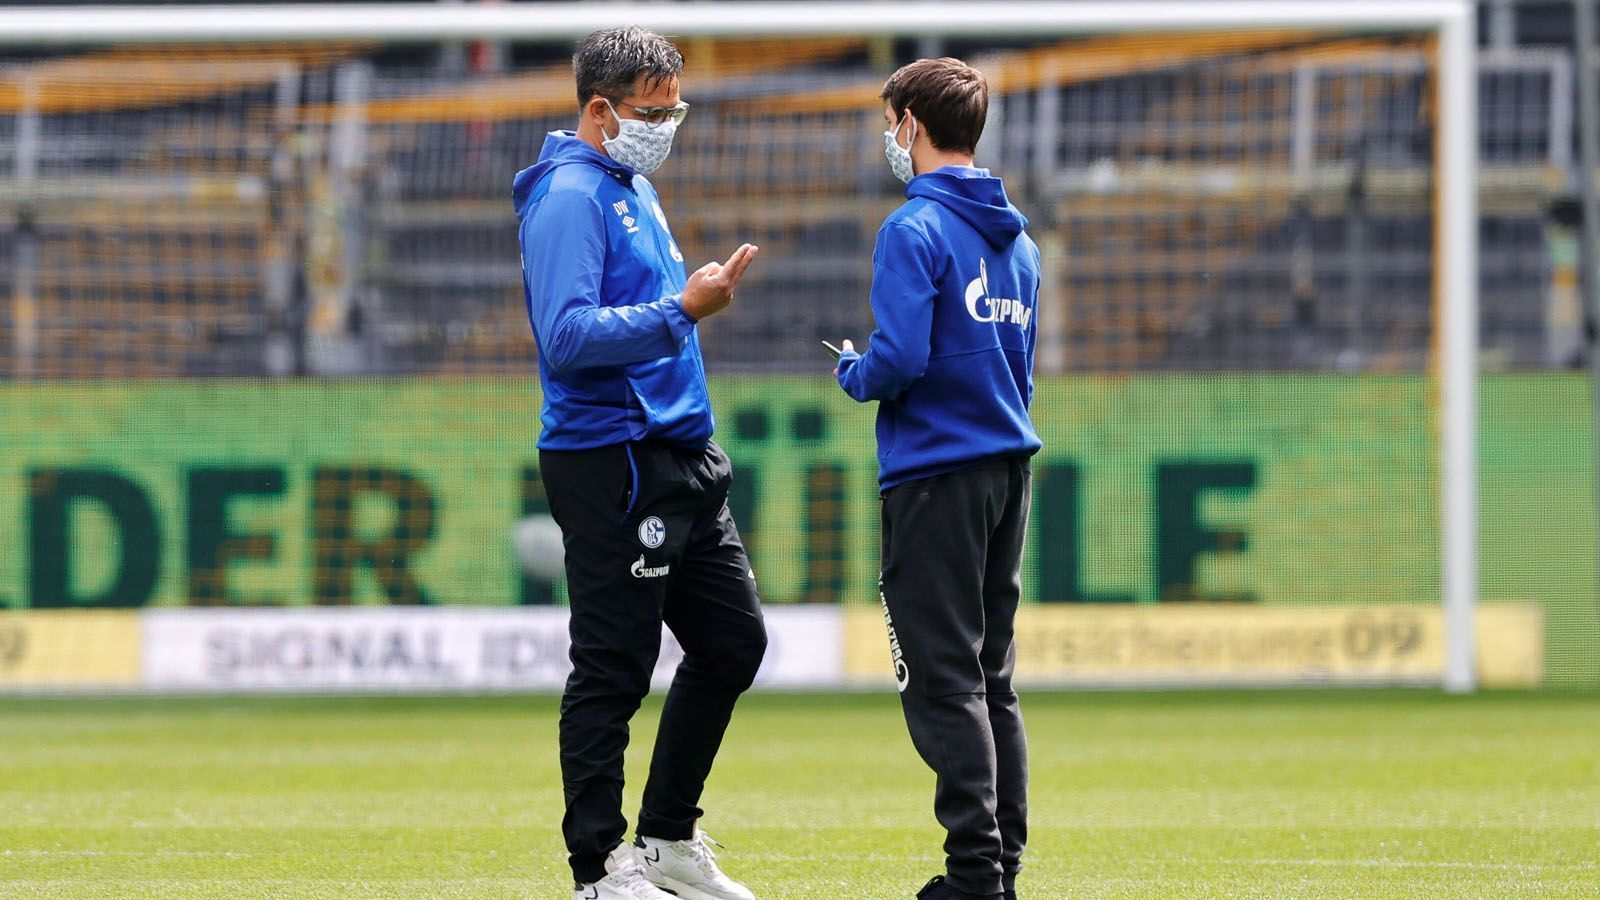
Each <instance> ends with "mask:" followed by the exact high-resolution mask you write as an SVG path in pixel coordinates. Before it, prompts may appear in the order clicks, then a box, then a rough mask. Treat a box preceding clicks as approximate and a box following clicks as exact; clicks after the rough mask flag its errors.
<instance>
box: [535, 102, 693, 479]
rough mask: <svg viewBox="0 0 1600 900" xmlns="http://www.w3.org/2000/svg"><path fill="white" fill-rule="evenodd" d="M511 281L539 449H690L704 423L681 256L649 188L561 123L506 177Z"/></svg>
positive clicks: (643, 179)
mask: <svg viewBox="0 0 1600 900" xmlns="http://www.w3.org/2000/svg"><path fill="white" fill-rule="evenodd" d="M511 196H512V200H513V202H514V203H515V204H516V208H517V217H518V219H520V220H521V227H520V228H519V229H518V232H517V236H518V239H519V240H520V241H521V244H522V287H523V295H524V298H525V300H526V301H527V306H528V321H529V322H530V323H532V325H533V334H534V338H535V340H536V341H537V342H538V345H539V378H540V380H541V381H543V382H544V410H543V412H542V413H541V415H540V420H541V421H542V422H543V425H544V428H543V430H542V431H541V432H540V434H539V447H540V449H544V450H584V449H589V448H593V447H605V446H609V445H612V444H621V443H626V442H628V441H638V440H645V439H650V440H659V441H665V442H667V443H671V444H676V445H679V446H683V447H688V448H692V449H700V448H703V447H705V446H706V444H707V442H709V441H710V440H711V432H712V431H713V429H714V428H715V422H714V421H713V420H712V416H711V401H710V399H709V396H708V394H707V392H706V374H705V363H704V362H703V360H702V359H701V356H700V339H699V337H698V335H696V333H695V327H694V326H695V321H694V319H692V318H690V317H689V314H688V313H686V312H684V310H683V303H682V302H681V300H680V297H681V296H682V293H683V286H684V284H685V281H686V279H685V275H684V269H683V254H682V253H681V252H679V250H678V245H677V243H676V242H674V241H673V239H672V232H671V231H670V230H669V229H668V227H667V217H666V214H665V213H663V212H662V211H661V201H660V200H659V199H658V198H657V196H656V190H655V188H654V187H653V186H651V184H650V182H649V181H648V180H647V179H646V178H645V177H644V176H643V175H639V174H637V173H635V172H634V171H633V170H632V169H630V168H628V167H627V166H624V165H622V164H621V163H618V162H617V161H616V160H614V159H612V158H611V157H609V156H607V155H605V154H604V153H601V152H600V151H598V150H595V149H594V148H593V147H590V146H589V145H588V144H586V143H584V142H583V141H580V140H578V138H577V136H576V135H575V134H573V133H572V132H570V131H554V132H551V133H550V134H549V136H548V137H546V138H545V142H544V148H543V149H542V150H541V151H540V152H539V162H538V163H537V164H535V165H533V166H531V167H529V168H527V169H523V170H522V171H521V172H518V173H517V177H516V179H515V181H513V182H512V191H511Z"/></svg>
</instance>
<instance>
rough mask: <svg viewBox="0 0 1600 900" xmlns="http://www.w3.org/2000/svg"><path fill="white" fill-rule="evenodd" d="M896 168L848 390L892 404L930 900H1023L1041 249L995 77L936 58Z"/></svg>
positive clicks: (898, 600)
mask: <svg viewBox="0 0 1600 900" xmlns="http://www.w3.org/2000/svg"><path fill="white" fill-rule="evenodd" d="M882 99H883V100H884V103H885V105H884V120H885V121H886V122H887V123H888V126H889V127H888V130H887V131H886V132H884V152H885V154H886V155H887V156H888V159H889V165H890V168H891V169H893V170H894V173H895V174H896V175H897V176H899V177H900V179H901V180H902V181H907V182H909V183H908V185H907V186H906V203H905V205H904V206H901V207H900V208H899V209H898V210H896V211H895V212H894V214H893V215H891V216H889V218H888V220H887V221H885V222H884V224H883V227H882V228H881V229H879V230H878V244H877V249H876V251H875V252H874V253H873V275H872V312H873V316H874V318H875V319H876V320H877V330H876V331H874V332H873V334H872V338H871V346H870V348H869V349H868V350H867V352H866V353H865V354H864V355H857V354H856V352H855V351H854V349H853V348H852V347H851V345H850V342H848V341H846V342H845V344H844V349H845V352H844V353H843V354H842V355H841V357H840V359H839V368H838V370H837V374H838V379H839V385H840V386H841V387H842V388H844V390H845V392H846V393H847V394H849V395H850V396H851V397H853V398H855V399H856V400H858V401H861V402H866V401H869V400H876V401H878V464H879V480H878V483H879V487H880V490H881V493H882V498H883V569H882V575H881V581H880V590H881V597H882V601H883V612H884V620H885V621H886V622H887V623H888V625H889V634H890V638H891V640H890V643H891V645H892V646H893V647H894V657H893V661H894V672H895V680H896V681H897V682H898V684H899V687H900V699H901V706H902V708H903V709H904V711H905V716H906V724H907V726H908V727H909V728H910V731H911V740H912V743H914V744H915V745H916V748H917V752H918V753H919V754H921V756H922V758H923V760H924V761H926V762H927V764H928V765H929V766H930V767H931V768H932V769H933V770H934V772H935V773H936V774H937V776H938V784H937V788H936V792H935V796H934V814H935V816H937V818H938V820H939V822H940V824H942V825H943V826H944V827H945V830H946V832H947V835H948V836H947V838H946V840H945V845H944V847H945V853H946V856H947V859H946V874H944V875H942V876H938V877H936V878H934V879H933V880H932V881H930V882H928V884H927V886H926V887H924V888H923V889H922V891H921V893H919V894H918V895H917V896H918V897H919V898H939V900H954V898H967V897H984V898H1002V897H1004V898H1006V900H1012V898H1014V897H1015V896H1016V877H1017V872H1018V870H1020V869H1021V867H1022V848H1023V844H1024V843H1025V841H1026V838H1027V781H1028V762H1027V759H1028V750H1027V739H1026V737H1025V735H1024V734H1023V729H1022V714H1021V712H1020V711H1019V709H1018V706H1017V695H1016V693H1015V692H1014V691H1012V689H1011V671H1012V667H1013V664H1014V661H1015V657H1016V650H1015V646H1014V641H1013V622H1014V620H1015V618H1016V612H1017V602H1018V599H1019V597H1020V595H1021V584H1022V581H1021V564H1022V546H1023V539H1024V535H1025V534H1026V531H1027V524H1028V506H1029V487H1030V484H1029V482H1030V475H1029V468H1028V465H1029V463H1028V458H1029V457H1030V456H1032V455H1033V454H1034V453H1035V452H1037V451H1038V449H1039V438H1038V436H1037V435H1036V434H1034V431H1033V424H1032V422H1031V421H1030V420H1029V418H1028V406H1029V403H1030V402H1031V401H1032V399H1033V351H1034V337H1035V335H1036V334H1037V332H1036V331H1035V327H1034V320H1033V318H1034V310H1035V308H1036V304H1037V300H1038V294H1039V250H1038V248H1037V247H1036V246H1034V243H1033V241H1031V240H1029V238H1028V236H1027V234H1026V233H1024V231H1023V229H1024V228H1026V227H1027V224H1028V220H1027V219H1025V218H1023V216H1022V214H1021V213H1019V212H1017V210H1016V207H1014V206H1012V205H1011V204H1010V202H1009V201H1008V200H1007V199H1006V193H1005V188H1004V186H1002V184H1001V183H1000V180H999V179H998V178H993V177H990V175H989V173H988V171H987V170H984V169H978V168H974V167H973V154H974V152H975V150H976V147H977V144H978V136H979V135H981V134H982V133H983V124H984V119H985V117H986V115H987V113H988V86H987V84H986V83H985V81H984V78H983V75H982V74H981V73H979V72H978V71H977V70H976V69H973V68H971V67H970V66H968V65H966V64H965V63H963V62H961V61H960V60H955V59H923V60H918V61H917V62H914V63H912V64H910V65H908V66H906V67H904V68H902V69H900V70H899V71H897V72H895V73H894V74H893V75H892V76H890V77H889V80H888V82H887V83H885V84H884V87H883V93H882Z"/></svg>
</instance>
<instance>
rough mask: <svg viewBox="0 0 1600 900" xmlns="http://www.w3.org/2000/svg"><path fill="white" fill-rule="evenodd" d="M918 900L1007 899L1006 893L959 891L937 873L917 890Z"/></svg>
mask: <svg viewBox="0 0 1600 900" xmlns="http://www.w3.org/2000/svg"><path fill="white" fill-rule="evenodd" d="M917 900H1007V898H1006V895H1004V894H969V893H967V892H966V891H958V890H956V889H955V888H953V887H951V886H950V885H948V884H946V883H945V880H944V876H943V875H935V876H933V878H932V880H930V881H929V882H928V883H927V884H925V885H923V886H922V890H920V891H917Z"/></svg>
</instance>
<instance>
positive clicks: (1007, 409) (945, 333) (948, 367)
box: [839, 166, 1040, 491]
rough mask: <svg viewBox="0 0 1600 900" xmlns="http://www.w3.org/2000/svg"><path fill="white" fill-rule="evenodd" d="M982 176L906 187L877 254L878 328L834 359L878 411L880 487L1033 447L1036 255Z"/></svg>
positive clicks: (946, 171) (949, 170)
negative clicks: (863, 344) (857, 349)
mask: <svg viewBox="0 0 1600 900" xmlns="http://www.w3.org/2000/svg"><path fill="white" fill-rule="evenodd" d="M1027 226H1028V220H1027V219H1026V218H1024V217H1023V215H1022V213H1020V212H1018V211H1017V209H1016V207H1014V206H1012V205H1011V202H1010V201H1009V200H1007V199H1006V192H1005V186H1004V185H1003V184H1001V182H1000V179H998V178H992V177H990V175H989V172H988V170H987V169H973V168H967V167H965V166H945V167H944V168H941V169H936V170H934V171H932V172H928V173H926V174H923V175H919V176H917V177H916V178H913V179H911V183H910V184H908V185H906V203H905V205H904V206H901V207H900V208H899V209H897V210H895V212H894V213H893V214H892V215H890V216H889V218H888V219H887V220H886V221H885V222H884V223H883V227H882V228H880V229H878V245H877V249H876V250H874V251H873V254H872V266H873V270H872V314H873V317H874V319H875V320H876V321H877V326H878V327H877V330H876V331H874V332H873V333H872V339H871V346H870V347H869V348H868V349H867V352H866V354H865V355H857V354H855V353H853V352H850V353H845V354H844V355H843V356H842V357H840V359H839V385H840V387H843V388H844V390H845V393H847V394H849V395H850V396H851V397H854V398H855V399H856V400H858V401H861V402H863V403H865V402H867V401H869V400H877V401H879V403H878V485H879V487H880V488H881V489H882V490H885V491H887V490H889V489H890V488H892V487H894V486H896V485H898V484H903V483H905V482H907V481H912V480H915V479H919V478H931V477H933V476H935V475H940V474H943V473H945V472H951V471H954V470H956V469H960V468H965V467H966V466H969V465H972V464H974V463H978V462H981V461H983V460H986V459H993V458H999V457H1009V456H1028V455H1031V454H1033V453H1035V452H1036V451H1038V449H1039V447H1040V441H1039V436H1038V435H1037V434H1035V433H1034V430H1033V422H1032V421H1031V420H1030V419H1029V418H1028V406H1029V404H1031V403H1032V402H1033V351H1034V346H1035V345H1036V336H1037V335H1038V328H1037V324H1036V323H1035V321H1034V312H1035V310H1036V308H1037V306H1038V300H1039V248H1038V247H1036V246H1035V245H1034V243H1033V241H1032V240H1031V239H1029V237H1028V235H1027V234H1026V233H1024V232H1023V229H1024V228H1026V227H1027Z"/></svg>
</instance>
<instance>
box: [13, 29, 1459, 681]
mask: <svg viewBox="0 0 1600 900" xmlns="http://www.w3.org/2000/svg"><path fill="white" fill-rule="evenodd" d="M1476 15H1477V14H1476V9H1475V7H1474V4H1473V3H1472V2H1471V0H1378V2H1374V0H1112V2H1103V0H1085V2H1062V0H1053V2H1016V3H967V2H959V0H958V2H951V3H936V2H905V3H900V2H882V0H868V2H850V3H837V4H836V3H831V2H816V3H797V2H777V3H749V2H726V3H715V4H712V3H684V4H637V3H560V4H543V3H540V4H492V5H470V6H466V5H454V4H440V3H396V4H378V5H359V6H358V5H347V4H324V5H316V6H311V5H304V6H287V5H261V6H226V7H222V6H219V7H192V6H189V7H186V6H106V7H94V6H76V7H31V8H11V9H0V44H10V45H74V44H93V43H99V42H116V43H128V42H140V41H146V42H153V41H164V42H199V41H228V40H294V41H335V40H351V39H363V38H365V39H380V40H395V41H405V40H416V41H437V40H450V39H457V40H467V39H475V38H495V39H517V38H523V39H533V38H557V39H560V38H571V37H578V36H581V35H584V34H587V33H588V32H590V31H594V30H596V29H600V28H607V27H613V26H616V25H621V24H637V25H641V26H643V27H646V28H651V29H654V30H657V31H660V32H663V33H667V34H704V35H712V36H749V35H759V34H775V33H776V34H795V35H801V34H803V35H813V36H821V35H841V34H873V35H897V36H906V37H916V36H921V35H924V34H931V33H937V34H946V35H958V36H981V35H1003V34H1019V33H1026V34H1033V35H1073V34H1105V33H1117V32H1123V33H1126V32H1133V31H1162V32H1174V31H1195V30H1211V29H1228V28H1236V29H1291V28H1326V29H1330V30H1340V29H1342V30H1351V31H1361V32H1389V33H1392V32H1402V31H1403V32H1422V31H1426V32H1433V33H1435V34H1436V35H1437V36H1438V65H1439V72H1438V77H1439V84H1440V90H1439V95H1440V107H1439V129H1438V140H1437V147H1438V149H1437V162H1436V165H1437V167H1438V173H1439V178H1438V185H1439V187H1438V192H1437V195H1436V201H1435V202H1436V210H1437V216H1436V221H1437V224H1436V232H1435V233H1436V235H1437V247H1436V253H1437V257H1436V258H1437V259H1439V260H1440V261H1441V262H1440V263H1439V264H1438V265H1437V273H1438V274H1437V278H1436V280H1435V288H1434V290H1435V296H1436V297H1437V298H1439V299H1438V302H1439V303H1441V304H1442V309H1441V310H1440V313H1439V318H1438V321H1439V323H1440V326H1439V334H1438V345H1439V348H1440V362H1439V379H1440V390H1441V394H1442V402H1441V404H1440V415H1441V419H1440V422H1439V429H1440V434H1441V442H1442V445H1443V452H1442V459H1441V470H1442V473H1441V474H1442V482H1441V504H1440V505H1441V513H1442V523H1441V527H1442V532H1441V547H1442V555H1443V567H1444V571H1443V580H1442V584H1443V592H1444V616H1445V631H1446V660H1445V669H1444V678H1443V685H1444V688H1445V690H1447V691H1451V692H1456V693H1463V692H1469V691H1472V690H1474V689H1476V687H1477V671H1476V661H1475V659H1474V656H1475V634H1474V627H1473V614H1474V609H1475V607H1476V601H1477V576H1478V567H1477V559H1478V554H1477V525H1478V516H1477V375H1478V196H1477V190H1476V185H1477V180H1478V178H1477V176H1478V158H1477V156H1478V145H1477V130H1478V121H1477V116H1478V110H1477V106H1478V103H1477V94H1478V85H1477V65H1476V53H1477V18H1476Z"/></svg>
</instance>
